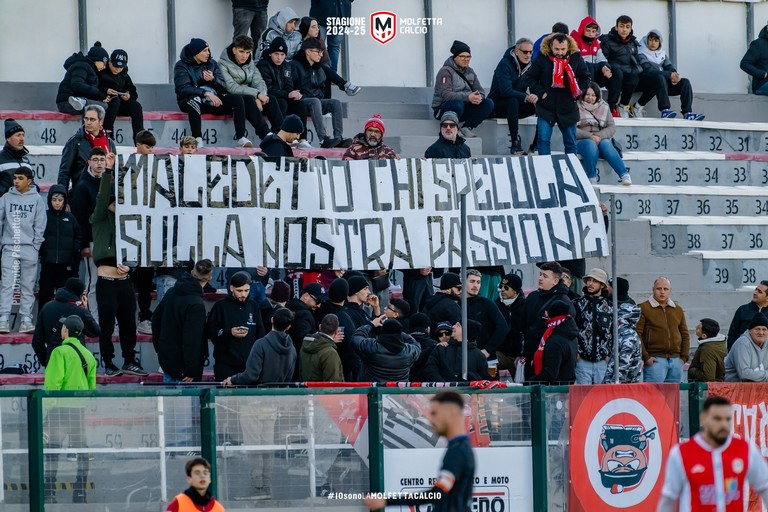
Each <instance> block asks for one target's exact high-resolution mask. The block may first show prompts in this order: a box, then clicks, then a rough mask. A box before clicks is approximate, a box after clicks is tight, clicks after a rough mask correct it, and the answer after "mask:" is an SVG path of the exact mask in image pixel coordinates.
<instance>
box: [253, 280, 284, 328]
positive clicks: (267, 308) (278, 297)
mask: <svg viewBox="0 0 768 512" xmlns="http://www.w3.org/2000/svg"><path fill="white" fill-rule="evenodd" d="M290 298H291V286H290V285H289V284H288V283H286V282H285V281H274V282H273V283H272V290H271V291H270V293H269V297H266V298H265V299H264V300H263V301H261V302H259V310H260V313H261V323H262V325H264V330H265V331H267V330H268V329H269V328H270V326H271V325H272V314H273V313H274V312H275V311H276V310H277V309H278V308H284V307H285V305H286V304H287V303H288V301H289V300H290Z"/></svg>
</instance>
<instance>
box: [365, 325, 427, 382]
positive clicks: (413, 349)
mask: <svg viewBox="0 0 768 512" xmlns="http://www.w3.org/2000/svg"><path fill="white" fill-rule="evenodd" d="M374 336H375V333H374V327H373V325H364V326H363V327H360V328H359V329H357V330H356V331H355V334H354V335H353V336H352V344H353V346H354V348H355V351H356V352H357V353H358V354H360V358H361V359H362V360H363V370H362V375H361V380H362V381H363V382H368V381H370V382H406V381H408V378H409V375H410V370H411V366H412V365H413V364H414V363H415V362H416V361H417V360H418V359H419V354H421V347H420V346H419V344H418V343H416V340H414V339H413V337H411V336H410V335H409V334H405V333H401V334H379V335H378V336H376V337H374Z"/></svg>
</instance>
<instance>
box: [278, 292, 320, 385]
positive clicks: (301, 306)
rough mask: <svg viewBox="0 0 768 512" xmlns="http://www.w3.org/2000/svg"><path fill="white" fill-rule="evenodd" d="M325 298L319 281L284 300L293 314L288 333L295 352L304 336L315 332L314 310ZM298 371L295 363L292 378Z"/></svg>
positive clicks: (298, 350) (299, 349)
mask: <svg viewBox="0 0 768 512" xmlns="http://www.w3.org/2000/svg"><path fill="white" fill-rule="evenodd" d="M326 300H328V295H327V294H326V293H325V290H323V287H322V285H321V284H320V283H309V284H308V285H306V286H305V287H304V288H302V290H301V295H300V296H299V297H298V298H293V299H290V300H289V301H288V302H286V304H285V307H286V308H288V309H289V310H290V311H291V312H292V313H293V315H294V316H293V321H292V322H291V330H290V331H289V332H288V335H289V336H290V337H291V340H293V347H294V349H296V354H298V353H299V352H300V351H301V344H302V343H304V338H306V337H307V336H309V334H311V333H313V332H315V329H316V328H317V322H316V321H315V311H317V309H318V308H319V307H320V304H322V303H323V302H324V301H326ZM300 371H301V368H300V365H299V364H297V365H296V369H295V372H294V376H293V377H294V378H293V380H299V372H300Z"/></svg>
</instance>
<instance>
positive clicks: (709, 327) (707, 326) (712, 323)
mask: <svg viewBox="0 0 768 512" xmlns="http://www.w3.org/2000/svg"><path fill="white" fill-rule="evenodd" d="M699 323H700V324H701V332H703V333H704V334H706V335H707V338H714V337H715V336H717V335H718V334H720V324H719V323H717V320H713V319H711V318H702V319H701V320H699Z"/></svg>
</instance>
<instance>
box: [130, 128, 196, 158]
mask: <svg viewBox="0 0 768 512" xmlns="http://www.w3.org/2000/svg"><path fill="white" fill-rule="evenodd" d="M192 138H193V139H194V137H192ZM134 143H135V144H136V154H137V155H151V154H152V152H153V151H154V149H155V146H157V139H156V138H155V136H154V135H152V132H150V131H149V130H141V131H140V132H138V133H137V134H136V137H134Z"/></svg>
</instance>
